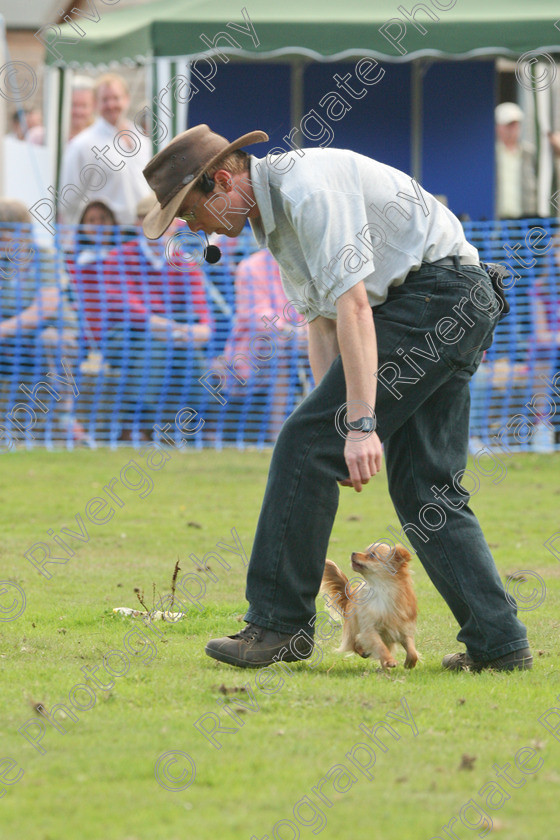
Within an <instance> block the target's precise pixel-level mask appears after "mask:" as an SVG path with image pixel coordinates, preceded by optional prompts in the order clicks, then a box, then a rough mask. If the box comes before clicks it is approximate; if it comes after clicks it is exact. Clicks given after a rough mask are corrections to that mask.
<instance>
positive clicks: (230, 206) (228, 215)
mask: <svg viewBox="0 0 560 840" xmlns="http://www.w3.org/2000/svg"><path fill="white" fill-rule="evenodd" d="M218 175H219V173H216V176H215V180H216V181H217V183H216V187H215V188H214V190H213V191H212V192H211V193H210V194H207V193H203V192H202V191H201V190H197V189H193V190H191V192H190V193H188V195H187V197H186V198H185V200H184V201H183V204H182V205H181V207H180V208H179V210H178V211H177V216H178V217H179V218H183V217H185V221H186V222H187V224H188V226H189V228H190V229H191V230H192V231H194V232H195V233H198V231H203V232H204V233H206V234H211V233H219V234H223V235H224V236H229V237H231V238H234V237H236V236H239V234H240V233H241V231H242V230H243V227H244V225H245V221H246V219H247V218H248V216H249V213H250V211H251V205H250V204H249V203H248V201H247V198H246V196H245V195H243V193H242V192H241V191H240V190H237V189H236V183H237V181H238V180H240V179H241V178H242V177H243V176H239V175H230V174H229V173H225V178H224V179H223V180H224V181H225V182H229V184H230V186H229V187H227V188H226V187H225V185H224V186H222V185H221V184H220V183H218ZM246 189H247V188H246V187H244V188H243V192H245V193H246ZM189 214H194V219H192V218H190V217H189Z"/></svg>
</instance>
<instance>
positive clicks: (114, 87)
mask: <svg viewBox="0 0 560 840" xmlns="http://www.w3.org/2000/svg"><path fill="white" fill-rule="evenodd" d="M129 103H130V99H129V97H128V94H127V93H126V91H125V89H124V87H123V86H122V85H121V84H120V83H119V82H106V83H105V84H103V85H101V87H100V88H99V90H98V91H97V110H98V112H99V114H100V116H102V117H103V119H104V120H107V122H108V123H110V124H111V125H117V123H118V122H119V120H120V119H121V117H122V116H123V114H124V113H125V112H126V110H127V109H128V106H129Z"/></svg>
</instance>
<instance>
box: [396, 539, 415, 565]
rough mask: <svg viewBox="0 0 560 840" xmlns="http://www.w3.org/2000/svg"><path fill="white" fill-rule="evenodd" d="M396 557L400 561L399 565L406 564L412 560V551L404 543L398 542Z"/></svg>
mask: <svg viewBox="0 0 560 840" xmlns="http://www.w3.org/2000/svg"><path fill="white" fill-rule="evenodd" d="M394 557H395V560H396V562H397V563H399V565H404V563H410V561H411V560H412V555H411V554H410V551H408V550H407V549H406V548H405V547H404V545H400V544H399V543H397V545H396V546H395V553H394Z"/></svg>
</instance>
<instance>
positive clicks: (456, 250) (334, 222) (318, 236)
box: [251, 149, 478, 321]
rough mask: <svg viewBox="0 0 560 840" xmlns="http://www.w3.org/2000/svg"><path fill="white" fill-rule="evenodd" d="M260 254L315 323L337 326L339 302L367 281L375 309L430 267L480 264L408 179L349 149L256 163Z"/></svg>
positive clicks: (446, 217) (449, 219)
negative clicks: (448, 260)
mask: <svg viewBox="0 0 560 840" xmlns="http://www.w3.org/2000/svg"><path fill="white" fill-rule="evenodd" d="M251 181H252V185H253V190H254V194H255V200H256V202H257V205H258V208H259V211H260V219H257V220H251V226H252V228H253V233H254V235H255V238H256V240H257V242H258V244H259V245H260V246H261V247H268V248H269V249H270V251H271V252H272V255H273V256H274V257H275V259H276V260H277V262H278V263H279V265H280V269H281V276H282V284H283V286H284V290H285V292H286V295H287V296H288V299H289V300H290V301H291V302H292V304H293V305H294V307H295V308H296V310H297V311H298V312H300V313H301V314H302V315H304V316H305V317H306V318H307V320H308V321H312V320H313V319H314V318H316V317H317V316H318V315H322V316H324V317H325V318H330V319H336V315H337V313H336V299H337V298H338V297H340V295H342V294H343V293H344V292H346V291H348V289H351V288H352V287H353V286H355V285H356V284H357V283H359V282H360V281H362V280H363V282H364V284H365V288H366V291H367V295H368V300H369V303H370V305H371V306H378V305H379V304H381V303H383V301H384V300H385V299H386V297H387V291H388V288H389V286H399V285H400V284H401V283H403V282H404V280H405V278H406V276H407V274H408V273H409V271H411V270H413V269H417V268H419V267H420V264H421V263H422V262H436V261H437V260H440V259H443V258H444V257H449V256H452V255H457V256H464V257H469V258H471V259H472V261H473V262H475V263H476V262H478V252H477V250H476V248H474V247H473V246H472V245H470V244H469V243H468V242H467V240H466V239H465V235H464V233H463V228H462V227H461V224H460V222H459V220H458V219H457V218H456V216H454V215H453V213H451V211H450V210H448V209H447V208H446V207H444V205H443V204H441V202H439V201H438V200H437V199H436V198H434V196H433V195H431V194H430V193H428V192H426V191H425V190H423V189H422V188H421V187H420V185H419V184H418V183H417V182H416V181H414V180H413V179H412V178H411V177H410V176H409V175H406V174H405V173H404V172H400V171H399V170H398V169H393V167H391V166H387V165H386V164H383V163H379V161H376V160H373V159H372V158H368V157H365V156H364V155H359V154H357V153H356V152H351V151H348V150H343V149H300V150H298V151H293V152H287V153H286V154H283V155H269V156H267V158H263V159H258V158H254V157H253V158H252V159H251Z"/></svg>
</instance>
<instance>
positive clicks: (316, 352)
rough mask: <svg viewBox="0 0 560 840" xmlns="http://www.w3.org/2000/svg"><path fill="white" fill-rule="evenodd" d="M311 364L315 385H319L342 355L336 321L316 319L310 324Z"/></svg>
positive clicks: (309, 347)
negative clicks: (337, 358)
mask: <svg viewBox="0 0 560 840" xmlns="http://www.w3.org/2000/svg"><path fill="white" fill-rule="evenodd" d="M308 353H309V364H310V365H311V370H312V372H313V379H314V380H315V385H318V384H319V382H320V381H321V379H322V378H323V376H324V375H325V373H326V372H327V371H328V369H329V368H330V366H331V365H332V363H333V362H334V360H335V359H336V357H337V356H338V355H339V354H340V348H339V346H338V340H337V337H336V321H329V320H327V319H326V318H321V317H319V318H316V319H315V320H313V321H311V323H310V324H309V333H308Z"/></svg>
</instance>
